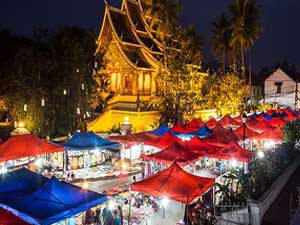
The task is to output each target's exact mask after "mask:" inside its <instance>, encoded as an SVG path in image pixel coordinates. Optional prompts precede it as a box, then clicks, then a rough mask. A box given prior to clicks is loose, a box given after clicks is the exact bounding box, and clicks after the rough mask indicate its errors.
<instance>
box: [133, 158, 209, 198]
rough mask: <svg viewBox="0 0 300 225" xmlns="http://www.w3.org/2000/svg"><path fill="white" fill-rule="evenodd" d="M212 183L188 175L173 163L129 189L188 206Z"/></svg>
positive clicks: (202, 178)
mask: <svg viewBox="0 0 300 225" xmlns="http://www.w3.org/2000/svg"><path fill="white" fill-rule="evenodd" d="M214 183H215V179H212V178H205V177H199V176H195V175H192V174H189V173H187V172H185V171H184V170H183V169H181V168H180V166H179V165H178V164H177V163H176V162H174V163H173V164H172V165H171V166H170V167H169V168H167V169H165V170H163V171H160V172H158V173H157V174H155V175H153V176H151V177H149V178H148V179H145V180H142V181H139V182H136V183H134V184H132V185H131V189H132V190H133V191H138V192H141V193H144V194H149V195H153V196H155V197H168V198H170V199H173V200H175V201H179V202H182V203H185V204H188V203H190V202H191V201H193V200H194V199H195V198H196V197H199V196H200V195H202V194H204V193H205V192H206V191H207V190H209V189H210V188H211V187H212V186H213V184H214Z"/></svg>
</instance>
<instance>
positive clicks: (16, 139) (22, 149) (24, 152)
mask: <svg viewBox="0 0 300 225" xmlns="http://www.w3.org/2000/svg"><path fill="white" fill-rule="evenodd" d="M63 150H64V147H62V146H57V145H54V144H50V143H47V142H46V141H44V140H42V139H40V138H39V137H37V136H36V135H34V134H24V135H17V136H13V137H11V138H9V139H8V140H7V141H6V142H4V143H3V144H2V145H0V161H7V160H15V159H20V158H25V157H29V156H38V155H46V154H50V153H54V152H59V151H63Z"/></svg>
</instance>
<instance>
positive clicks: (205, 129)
mask: <svg viewBox="0 0 300 225" xmlns="http://www.w3.org/2000/svg"><path fill="white" fill-rule="evenodd" d="M170 132H171V133H172V134H173V135H174V136H176V137H179V138H193V137H194V136H198V137H200V138H205V137H207V136H209V135H210V134H212V133H213V131H212V130H211V129H209V128H208V127H207V126H206V125H203V126H202V127H201V128H200V129H198V130H196V131H194V132H191V133H178V132H175V131H173V130H171V129H170Z"/></svg>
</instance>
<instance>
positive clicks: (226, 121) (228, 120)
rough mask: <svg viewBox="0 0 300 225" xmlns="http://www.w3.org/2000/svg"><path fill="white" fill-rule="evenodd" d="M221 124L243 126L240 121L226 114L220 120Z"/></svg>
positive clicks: (223, 125) (224, 125)
mask: <svg viewBox="0 0 300 225" xmlns="http://www.w3.org/2000/svg"><path fill="white" fill-rule="evenodd" d="M219 124H221V126H222V127H226V128H227V127H239V126H241V123H240V122H237V121H236V120H234V119H232V118H231V116H230V115H228V114H226V115H225V116H223V117H222V119H221V120H220V121H219Z"/></svg>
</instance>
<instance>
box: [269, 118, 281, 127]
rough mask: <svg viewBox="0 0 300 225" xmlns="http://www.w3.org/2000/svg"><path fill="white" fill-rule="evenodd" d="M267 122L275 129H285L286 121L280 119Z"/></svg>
mask: <svg viewBox="0 0 300 225" xmlns="http://www.w3.org/2000/svg"><path fill="white" fill-rule="evenodd" d="M266 122H267V123H268V124H270V125H271V126H274V127H283V126H284V125H285V121H284V120H283V119H280V118H272V119H270V120H266Z"/></svg>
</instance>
